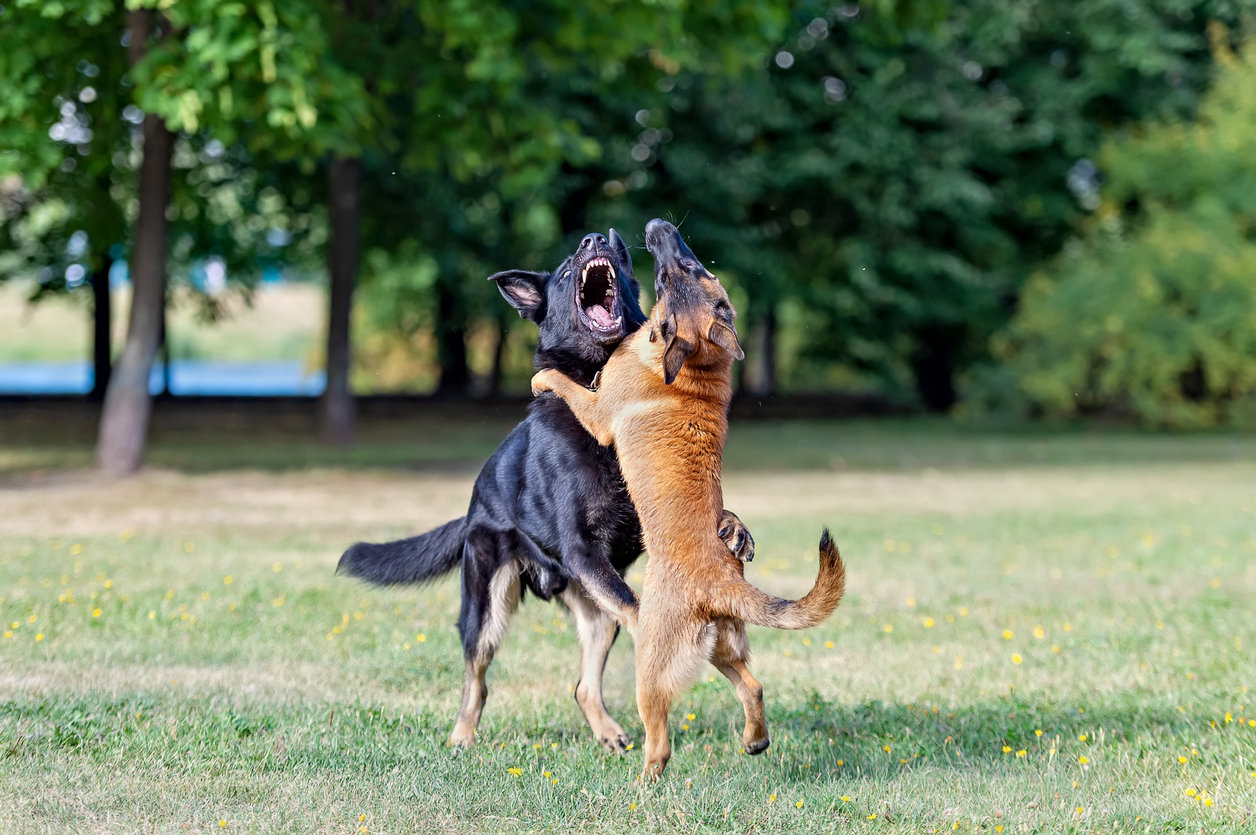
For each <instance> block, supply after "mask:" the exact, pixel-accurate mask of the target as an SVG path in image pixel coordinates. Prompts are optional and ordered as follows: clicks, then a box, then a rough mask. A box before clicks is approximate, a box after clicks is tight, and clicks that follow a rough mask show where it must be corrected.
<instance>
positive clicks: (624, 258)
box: [611, 229, 632, 278]
mask: <svg viewBox="0 0 1256 835" xmlns="http://www.w3.org/2000/svg"><path fill="white" fill-rule="evenodd" d="M611 249H613V250H614V251H615V254H616V255H617V256H619V263H621V264H623V265H624V272H625V273H626V275H627V277H628V278H632V256H631V255H629V254H628V244H626V243H624V239H623V238H621V237H619V233H618V232H616V231H615V230H614V229H611Z"/></svg>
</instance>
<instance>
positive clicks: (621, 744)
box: [563, 582, 632, 754]
mask: <svg viewBox="0 0 1256 835" xmlns="http://www.w3.org/2000/svg"><path fill="white" fill-rule="evenodd" d="M563 602H564V603H566V604H567V608H569V609H570V610H571V614H572V615H573V616H575V619H576V634H577V635H579V636H580V649H581V658H580V680H579V681H578V682H576V704H578V705H580V710H581V712H582V713H584V718H585V719H586V720H588V722H589V727H590V728H592V729H593V735H594V736H596V737H597V739H598V742H600V743H602V747H603V748H605V749H606V750H608V751H617V752H619V753H621V754H622V753H624V752H625V751H627V750H628V745H629V744H631V742H632V740H631V739H630V738H629V737H628V734H626V733H625V732H624V729H623V728H622V727H620V725H619V723H618V722H616V721H615V720H614V719H613V718H612V717H611V715H610V713H608V712H607V710H606V703H605V702H604V701H603V699H602V673H603V671H604V670H605V669H606V656H607V655H609V654H610V651H611V645H612V644H614V643H615V630H616V629H618V628H619V627H618V625H617V624H616V623H615V619H614V618H613V617H611V616H610V615H609V614H607V613H606V612H603V611H602V610H601V609H600V608H598V606H597V604H596V603H594V602H593V601H592V600H591V599H589V598H588V597H587V596H586V595H585V593H584V590H583V589H582V588H581V586H580V584H579V583H576V582H572V583H571V585H569V586H567V589H566V591H564V592H563Z"/></svg>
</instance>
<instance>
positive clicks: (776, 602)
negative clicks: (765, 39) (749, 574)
mask: <svg viewBox="0 0 1256 835" xmlns="http://www.w3.org/2000/svg"><path fill="white" fill-rule="evenodd" d="M737 586H738V588H736V589H730V591H731V592H732V593H731V594H728V595H727V596H726V597H725V599H724V600H723V601H721V602H723V603H724V605H725V607H727V609H728V611H727V612H726V613H725V614H727V615H729V616H732V617H736V618H741V619H742V620H744V621H746V622H747V623H753V624H755V625H756V626H770V627H772V628H773V629H808V628H810V627H812V626H818V625H819V624H821V623H823V622H824V619H825V618H827V617H828V616H829V615H831V614H832V613H833V610H834V609H836V608H837V604H838V603H841V602H842V594H843V593H845V591H846V566H845V565H844V564H843V563H842V555H841V554H840V553H839V552H838V550H837V546H836V545H834V544H833V540H832V538H831V537H830V536H829V529H828V528H825V529H824V533H823V534H822V535H821V536H820V573H819V575H818V576H817V577H816V584H815V586H814V587H813V588H812V589H811V591H809V592H807V594H806V595H805V596H804V597H803V598H801V599H800V600H784V599H782V598H779V597H773V596H772V595H770V594H767V593H765V592H763V591H760V590H759V589H757V588H755V587H754V586H753V585H751V584H750V583H749V582H747V581H746V580H745V579H742V580H741V582H740V583H738V584H737Z"/></svg>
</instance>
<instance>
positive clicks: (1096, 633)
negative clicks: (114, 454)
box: [0, 419, 1256, 833]
mask: <svg viewBox="0 0 1256 835" xmlns="http://www.w3.org/2000/svg"><path fill="white" fill-rule="evenodd" d="M463 423H466V424H470V423H471V421H469V420H465V421H463ZM498 423H499V422H495V421H493V420H488V421H486V422H485V423H484V424H483V425H482V426H480V428H478V429H475V430H474V431H470V432H467V433H460V432H458V431H456V429H457V427H456V426H453V427H451V426H449V425H447V424H446V423H445V422H442V421H439V420H438V421H431V422H429V425H417V426H416V425H414V424H413V423H411V424H410V425H408V427H406V426H402V425H394V424H391V423H387V422H376V423H371V422H368V423H367V425H366V426H365V427H364V429H365V431H366V435H367V437H366V441H365V443H364V445H363V448H362V449H361V450H358V451H354V452H349V453H339V454H338V455H339V456H340V457H339V458H337V457H336V455H333V454H326V457H323V458H320V459H315V460H313V461H312V462H311V461H310V460H309V459H308V458H305V457H303V453H301V452H300V450H303V449H308V448H310V447H309V446H307V444H308V442H307V441H305V440H302V438H301V433H300V432H289V433H287V434H284V433H282V432H280V431H279V429H280V428H279V427H272V429H273V430H274V431H273V435H268V436H267V437H268V438H269V439H270V441H271V443H270V444H269V447H270V451H269V453H267V454H266V455H265V456H263V457H262V459H261V460H260V461H258V462H256V463H255V465H254V468H253V469H239V468H237V467H238V466H239V465H240V464H241V463H245V464H247V463H248V458H249V456H250V455H256V454H257V450H258V449H261V448H262V447H263V446H267V445H266V444H262V443H260V442H258V441H256V440H254V443H255V444H256V446H254V447H248V446H247V444H246V443H245V441H246V440H247V438H246V437H245V436H246V434H247V433H243V432H241V433H236V434H232V432H231V431H226V432H224V433H222V434H221V435H220V436H219V437H217V438H210V439H207V438H206V437H205V436H204V435H203V434H199V435H198V433H197V431H195V427H192V426H184V427H178V426H172V427H170V429H169V432H168V434H167V435H166V436H165V438H164V440H159V442H158V444H157V445H156V447H155V448H154V450H153V458H154V459H156V460H158V461H159V462H161V463H162V464H163V469H158V470H155V471H152V472H149V473H147V474H145V475H144V476H142V477H140V478H138V479H134V480H131V481H127V482H123V483H108V482H101V481H98V480H97V479H95V477H93V476H91V475H90V474H86V473H82V472H78V471H74V470H57V469H55V467H56V466H57V465H58V460H59V461H60V462H61V463H62V464H65V463H66V462H68V463H71V464H72V463H74V462H75V461H76V460H78V459H75V458H74V456H78V455H82V454H85V451H86V450H87V448H88V447H87V445H86V442H85V441H84V440H83V439H77V440H76V439H75V438H74V437H68V440H66V441H65V443H64V444H63V447H64V448H63V450H62V453H61V455H62V457H61V458H60V459H56V458H55V456H54V455H53V454H52V452H51V451H52V450H53V449H54V448H55V447H56V446H57V444H56V443H52V442H49V441H48V440H47V438H45V439H44V441H43V443H44V446H42V447H41V446H40V434H39V432H38V431H37V430H36V429H34V428H31V427H26V428H23V429H20V431H18V430H17V429H13V427H14V426H15V424H14V423H13V422H12V421H10V422H9V423H6V422H5V420H3V419H0V439H2V440H0V462H7V463H3V464H2V465H0V469H7V471H8V475H7V476H6V482H5V484H7V485H8V486H7V487H3V486H0V598H2V599H0V618H2V619H3V624H0V625H2V626H3V627H4V628H3V629H2V630H0V635H3V634H4V633H5V632H12V635H11V636H9V637H0V829H5V830H11V831H18V830H21V831H37V832H38V831H63V830H76V831H109V832H115V831H116V832H131V831H136V830H144V831H173V832H181V831H189V830H190V831H202V832H205V831H211V830H212V831H228V832H239V831H291V832H311V831H316V832H357V831H360V828H361V827H366V830H367V831H368V832H429V831H452V832H584V831H589V832H617V833H618V832H673V831H675V832H726V831H736V832H748V831H753V832H775V831H782V832H784V831H789V832H836V831H840V832H856V833H883V832H884V833H890V832H894V833H897V832H904V833H905V832H912V833H919V832H926V833H928V832H931V831H933V830H935V829H936V830H937V831H939V832H952V831H960V832H973V831H979V832H997V831H999V830H998V829H997V827H1003V829H1002V831H1003V832H1008V833H1012V832H1043V833H1047V832H1051V833H1054V832H1104V833H1108V832H1199V831H1206V832H1210V833H1212V832H1249V831H1254V830H1256V817H1254V816H1256V811H1254V809H1256V776H1254V772H1256V726H1252V725H1251V724H1250V722H1252V721H1253V720H1256V703H1254V702H1256V693H1254V689H1256V661H1254V660H1253V655H1252V650H1253V648H1254V647H1256V615H1254V611H1253V610H1254V607H1253V605H1252V601H1253V599H1256V454H1254V453H1256V439H1252V438H1244V437H1239V436H1210V437H1170V436H1156V435H1145V434H1138V433H1109V432H1101V431H1090V432H1069V433H1064V432H1060V433H1049V432H1042V431H1032V432H1030V431H1018V432H1004V433H988V432H978V431H976V430H969V429H962V428H957V427H953V426H951V425H949V424H931V423H910V422H909V423H889V424H875V423H862V422H853V423H796V424H743V425H740V426H736V427H735V428H734V432H733V439H732V442H731V444H730V449H729V454H728V463H729V467H728V471H727V473H726V479H725V481H726V485H725V486H726V503H727V505H728V506H729V507H731V508H733V509H734V510H736V511H737V512H738V513H739V514H741V515H742V518H743V519H744V520H745V521H746V522H747V523H748V524H749V525H750V526H751V528H752V530H753V531H754V533H755V536H756V540H757V541H758V543H759V555H758V557H757V558H756V560H755V562H754V563H753V564H752V565H751V566H750V571H749V575H750V576H751V578H752V580H753V581H754V582H755V583H756V584H758V585H760V586H761V587H763V588H765V589H768V590H771V591H773V592H776V593H780V594H785V595H790V596H794V595H797V594H800V593H802V592H803V591H805V589H806V588H807V587H809V585H810V582H811V579H812V578H813V575H814V571H815V566H816V558H815V548H816V541H817V539H818V536H819V531H820V527H821V526H822V525H824V524H827V525H829V526H830V527H831V528H832V529H833V532H834V535H835V537H836V539H837V541H838V542H839V543H840V545H841V547H842V550H843V554H844V555H845V557H846V560H847V563H848V567H849V572H850V578H849V592H848V595H847V598H846V600H845V601H844V602H843V604H842V606H841V607H840V608H839V609H838V611H837V612H836V613H835V615H834V616H833V617H832V618H831V619H830V621H829V622H828V623H826V624H825V625H824V626H822V627H819V628H817V629H814V630H810V631H808V632H803V633H787V632H773V631H769V630H761V629H752V630H751V643H752V645H753V647H754V649H755V652H756V657H755V661H754V663H753V668H754V670H755V672H756V675H758V677H759V678H760V679H761V680H762V681H763V683H764V686H765V690H766V696H765V698H766V701H767V705H768V712H769V726H770V728H771V731H772V738H773V742H772V746H771V748H770V749H769V750H768V752H767V753H765V754H764V755H762V756H760V757H755V758H751V757H747V756H745V755H743V754H742V753H741V752H740V746H739V744H738V741H739V739H740V728H741V715H740V707H739V705H738V703H737V702H736V699H735V698H734V696H733V694H732V691H731V688H730V687H729V686H728V685H727V683H726V682H724V680H723V679H722V678H721V677H719V676H718V674H716V673H715V671H714V670H713V669H711V670H709V671H708V675H709V676H711V677H712V678H713V679H714V680H708V678H707V676H706V675H704V676H703V678H702V679H701V680H700V681H699V682H697V683H696V684H695V686H694V688H693V689H692V690H691V691H690V692H689V693H688V694H687V695H686V696H685V698H684V700H683V701H682V702H680V703H678V704H677V706H676V709H675V711H674V713H673V720H672V729H673V734H674V736H673V743H674V745H675V746H676V753H675V756H674V757H673V759H672V762H671V764H670V765H669V767H668V771H667V774H666V777H665V779H664V780H663V781H662V782H661V783H659V784H658V785H656V786H654V787H651V788H648V789H644V790H642V789H638V788H634V787H633V786H632V785H631V783H632V780H633V778H634V777H635V776H636V774H637V772H638V771H639V769H640V759H639V754H638V752H636V751H634V752H632V753H630V754H629V755H628V756H625V757H617V756H609V755H605V754H603V753H602V752H601V750H600V749H599V748H598V747H597V746H596V745H595V744H594V742H593V740H592V737H591V734H590V733H589V732H588V730H587V728H586V727H585V725H584V722H583V719H582V717H581V716H580V713H579V711H578V709H577V708H576V705H575V702H574V699H572V697H571V694H570V685H572V684H574V683H575V677H576V670H577V664H578V652H577V644H576V639H575V636H574V634H573V633H574V625H573V622H572V621H571V619H570V618H569V617H568V616H566V614H565V612H564V611H563V610H562V609H561V608H560V607H558V606H555V605H550V604H544V603H539V602H536V601H529V602H527V603H525V604H524V605H523V606H522V607H521V609H520V611H519V613H518V615H517V616H516V620H515V623H514V625H513V626H512V629H511V633H510V635H509V637H508V638H507V640H506V643H505V646H504V647H503V650H502V652H501V654H500V655H499V658H498V661H497V662H496V663H495V665H494V667H493V669H492V671H491V672H490V688H491V692H490V696H489V702H488V706H487V708H486V711H485V718H484V722H483V724H482V726H481V734H482V736H481V739H482V742H481V744H480V745H479V746H478V747H477V748H476V749H474V750H472V751H470V752H468V753H465V754H461V755H456V754H453V753H451V752H450V751H448V750H447V749H446V748H445V747H444V744H443V743H444V739H445V736H446V735H447V733H448V730H449V726H450V724H451V722H452V719H453V715H454V712H455V710H456V708H457V702H458V698H459V690H460V686H461V677H462V672H461V667H462V665H461V659H460V650H459V647H458V640H457V634H456V630H455V629H454V627H453V623H454V621H455V618H456V611H457V605H458V590H457V583H456V580H455V579H449V580H446V581H443V582H441V583H439V584H436V585H434V586H431V587H427V588H424V589H393V590H379V589H372V588H369V587H365V586H362V585H360V584H358V583H356V582H353V581H349V580H346V579H343V578H337V577H335V576H334V575H333V574H332V569H333V567H334V564H335V560H336V558H337V557H338V555H339V553H340V551H341V550H342V549H343V547H344V546H345V545H346V544H347V543H349V542H352V541H353V540H355V539H359V538H382V537H390V536H400V535H404V534H407V533H409V532H412V531H414V530H422V529H425V528H427V527H431V526H432V525H435V524H437V523H439V522H441V521H444V520H445V519H447V518H450V517H451V516H453V515H456V514H458V513H460V512H462V509H464V508H465V505H466V500H467V497H468V495H469V491H470V481H471V479H472V477H473V472H474V469H473V468H472V469H470V470H467V469H464V468H459V467H452V468H439V467H438V468H434V469H433V468H427V469H424V468H422V467H419V468H417V469H416V468H415V467H414V466H413V465H415V464H418V463H422V462H432V461H441V460H444V461H460V460H465V459H468V458H474V457H475V456H476V455H480V454H483V453H484V452H485V451H486V450H487V449H491V446H492V443H493V440H492V437H491V436H492V435H493V432H498V433H499V434H498V437H500V431H501V429H502V427H501V426H499V425H498ZM407 428H408V431H406V430H407ZM6 429H8V430H10V431H5V430H6ZM62 429H64V427H62ZM45 431H46V433H54V432H55V431H61V430H54V429H52V428H46V430H45ZM72 434H73V433H71V435H72ZM198 438H199V440H198ZM458 438H461V439H462V440H461V441H458V440H457V439H458ZM459 444H461V445H459ZM41 449H43V450H45V451H44V452H40V451H39V450H41ZM23 450H25V451H26V453H23ZM31 450H35V451H34V452H31ZM249 450H252V452H250V451H249ZM23 454H26V456H27V457H26V459H25V461H26V463H25V464H22V463H20V460H21V456H22V455H23ZM285 462H286V463H285ZM311 463H313V464H316V465H317V466H307V465H309V464H311ZM389 465H391V466H389ZM34 466H38V467H44V468H48V467H54V469H52V470H46V471H45V472H44V474H43V476H42V477H41V478H38V479H35V480H32V478H31V473H30V472H29V467H34ZM276 569H278V570H276ZM639 571H640V566H637V567H635V568H634V570H633V572H632V573H630V575H629V577H630V579H633V580H634V581H636V580H637V578H638V577H639ZM228 577H230V583H227V581H226V580H227V578H228ZM97 610H99V614H98V615H97V614H96V612H97ZM32 618H33V620H32ZM15 622H16V623H17V624H18V626H17V627H16V628H13V627H11V624H13V623H15ZM1038 630H1040V633H1039V631H1038ZM1039 634H1040V637H1039ZM40 635H42V639H39V636H40ZM329 635H330V636H331V637H330V639H329V638H328V636H329ZM420 635H422V636H423V640H422V641H420V640H419V636H420ZM1009 635H1010V637H1009ZM829 644H832V646H831V647H830V646H829ZM631 649H632V647H631V641H630V640H628V639H627V638H624V639H621V641H620V642H619V643H618V645H617V646H616V648H615V650H614V652H613V653H612V656H611V661H610V664H609V667H608V670H607V700H608V706H609V708H610V710H611V712H612V713H613V714H614V715H615V716H616V717H617V718H618V719H619V720H620V721H621V722H622V723H623V724H624V725H625V727H627V728H628V730H629V732H630V733H631V734H632V735H633V736H634V738H635V739H637V740H638V741H640V739H641V728H640V722H639V720H638V719H637V717H636V710H635V705H634V702H633V692H632V675H633V673H632V652H631ZM1016 659H1019V663H1016ZM689 715H692V716H693V718H692V719H687V718H686V717H687V716H689ZM1227 715H1228V717H1229V719H1228V720H1227ZM1037 731H1042V734H1041V736H1039V735H1038V734H1037ZM1083 735H1084V736H1085V739H1084V740H1083V739H1081V737H1082V736H1083ZM1005 748H1006V749H1007V750H1006V751H1005V750H1004V749H1005ZM887 749H888V750H887ZM1021 751H1023V752H1024V755H1023V756H1022V755H1019V752H1021ZM1083 758H1085V762H1083ZM1179 758H1185V762H1184V763H1183V762H1179ZM512 769H516V770H518V773H517V774H516V773H514V772H513V771H512ZM546 772H548V774H549V776H545V774H546ZM1188 792H1193V795H1192V794H1190V793H1188ZM1201 797H1202V798H1205V799H1202V800H1201V799H1199V798H1201ZM847 798H848V799H847ZM799 804H801V805H799ZM1079 808H1080V810H1081V811H1080V812H1079V811H1078V809H1079ZM363 815H364V816H365V818H364V819H362V818H361V816H363ZM874 815H875V817H872V816H874ZM220 821H225V822H226V827H225V828H224V827H222V826H220V825H219V822H220ZM956 825H958V829H956Z"/></svg>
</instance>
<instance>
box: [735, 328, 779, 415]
mask: <svg viewBox="0 0 1256 835" xmlns="http://www.w3.org/2000/svg"><path fill="white" fill-rule="evenodd" d="M747 341H748V342H749V343H750V350H749V351H747V352H746V359H745V361H744V362H743V364H742V371H741V390H742V392H744V393H745V394H751V395H754V396H756V397H769V396H771V395H773V394H775V393H776V311H775V310H773V309H772V308H770V307H769V308H768V309H767V310H766V311H764V314H763V318H762V319H760V320H759V321H758V322H757V323H756V324H755V325H753V326H751V329H750V334H749V339H748V340H747Z"/></svg>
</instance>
